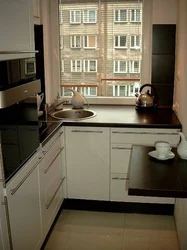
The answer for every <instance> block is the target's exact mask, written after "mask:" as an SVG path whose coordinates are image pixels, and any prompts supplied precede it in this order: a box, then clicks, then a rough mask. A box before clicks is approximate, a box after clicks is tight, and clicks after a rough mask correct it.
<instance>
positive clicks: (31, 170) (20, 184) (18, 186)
mask: <svg viewBox="0 0 187 250" xmlns="http://www.w3.org/2000/svg"><path fill="white" fill-rule="evenodd" d="M40 162H41V160H40V161H38V162H37V163H36V164H35V165H34V166H33V167H32V168H31V169H30V171H29V172H28V173H27V174H26V175H25V177H24V178H23V179H22V180H21V181H20V183H19V184H18V185H17V186H16V187H15V188H13V189H11V190H10V191H11V195H14V194H15V193H16V191H17V190H18V189H19V188H20V187H21V186H22V184H23V183H24V182H25V181H26V179H27V178H28V177H29V175H30V174H31V173H32V172H33V171H34V170H35V168H36V167H37V166H38V164H39V163H40Z"/></svg>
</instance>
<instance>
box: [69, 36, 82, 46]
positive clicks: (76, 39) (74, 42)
mask: <svg viewBox="0 0 187 250" xmlns="http://www.w3.org/2000/svg"><path fill="white" fill-rule="evenodd" d="M70 39H71V48H73V49H80V48H81V36H80V35H74V36H70Z"/></svg>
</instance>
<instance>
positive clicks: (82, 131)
mask: <svg viewBox="0 0 187 250" xmlns="http://www.w3.org/2000/svg"><path fill="white" fill-rule="evenodd" d="M71 132H80V133H100V134H101V133H103V131H101V130H71Z"/></svg>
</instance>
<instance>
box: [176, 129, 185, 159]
mask: <svg viewBox="0 0 187 250" xmlns="http://www.w3.org/2000/svg"><path fill="white" fill-rule="evenodd" d="M179 135H180V137H181V142H180V143H179V145H178V148H177V153H178V155H179V156H180V158H181V159H184V160H187V140H186V137H185V135H184V134H183V133H182V132H179Z"/></svg>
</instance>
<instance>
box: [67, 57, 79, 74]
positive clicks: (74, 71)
mask: <svg viewBox="0 0 187 250" xmlns="http://www.w3.org/2000/svg"><path fill="white" fill-rule="evenodd" d="M70 62H71V73H82V60H77V59H74V60H71V61H70ZM73 62H75V70H73ZM77 62H80V70H79V71H78V70H77V69H78V65H77Z"/></svg>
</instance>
